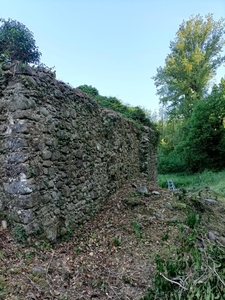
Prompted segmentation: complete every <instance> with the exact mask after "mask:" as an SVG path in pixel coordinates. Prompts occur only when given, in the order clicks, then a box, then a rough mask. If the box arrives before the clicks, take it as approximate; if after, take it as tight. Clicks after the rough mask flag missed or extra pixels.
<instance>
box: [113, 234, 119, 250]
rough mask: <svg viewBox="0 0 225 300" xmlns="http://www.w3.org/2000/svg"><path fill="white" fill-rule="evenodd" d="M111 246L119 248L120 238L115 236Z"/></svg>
mask: <svg viewBox="0 0 225 300" xmlns="http://www.w3.org/2000/svg"><path fill="white" fill-rule="evenodd" d="M113 245H114V246H115V247H120V246H121V241H120V238H119V237H118V236H116V237H115V238H114V240H113Z"/></svg>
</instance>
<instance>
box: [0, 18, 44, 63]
mask: <svg viewBox="0 0 225 300" xmlns="http://www.w3.org/2000/svg"><path fill="white" fill-rule="evenodd" d="M0 23H1V26H0V58H1V60H2V61H7V62H12V63H13V62H15V61H20V62H22V63H34V64H35V63H38V62H39V60H40V56H41V53H40V52H39V51H38V48H37V46H36V42H35V40H34V37H33V33H32V32H31V31H30V30H29V29H28V28H27V27H26V26H25V25H24V24H22V23H20V22H18V21H16V20H12V19H8V20H5V19H2V18H1V19H0Z"/></svg>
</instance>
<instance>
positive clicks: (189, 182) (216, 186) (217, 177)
mask: <svg viewBox="0 0 225 300" xmlns="http://www.w3.org/2000/svg"><path fill="white" fill-rule="evenodd" d="M168 178H172V180H173V182H174V184H175V186H176V188H188V189H191V190H196V191H201V190H202V189H205V187H208V188H209V189H210V190H212V191H213V192H214V193H216V194H218V195H221V196H222V197H225V181H224V178H225V170H224V171H220V172H212V171H204V172H202V173H197V174H185V173H181V174H160V175H158V184H159V186H161V187H162V188H168V184H167V180H168Z"/></svg>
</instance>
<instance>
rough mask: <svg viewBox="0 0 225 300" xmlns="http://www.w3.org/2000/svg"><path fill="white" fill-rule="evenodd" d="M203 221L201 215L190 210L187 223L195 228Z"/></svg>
mask: <svg viewBox="0 0 225 300" xmlns="http://www.w3.org/2000/svg"><path fill="white" fill-rule="evenodd" d="M200 221H201V215H199V214H195V213H193V212H190V213H189V214H188V216H187V219H186V223H187V225H188V226H189V227H191V228H194V227H195V226H196V225H197V224H198V223H200Z"/></svg>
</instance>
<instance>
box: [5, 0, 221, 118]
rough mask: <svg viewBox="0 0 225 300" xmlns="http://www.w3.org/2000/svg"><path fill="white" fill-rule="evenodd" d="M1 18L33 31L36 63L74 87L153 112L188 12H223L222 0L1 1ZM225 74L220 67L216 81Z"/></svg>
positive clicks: (215, 14)
mask: <svg viewBox="0 0 225 300" xmlns="http://www.w3.org/2000/svg"><path fill="white" fill-rule="evenodd" d="M0 12H1V15H0V17H1V18H5V19H8V18H11V19H13V20H17V21H19V22H21V23H23V24H24V25H25V26H26V27H27V28H28V29H29V30H30V31H32V32H33V34H34V39H35V40H36V45H37V46H38V48H39V51H40V52H41V53H42V56H41V63H43V64H45V65H46V66H48V67H50V68H53V67H54V70H55V71H56V78H57V79H59V80H63V81H64V82H66V83H69V84H70V85H71V86H72V87H74V88H76V87H78V86H79V85H83V84H87V85H91V86H93V87H95V88H97V89H98V91H99V93H100V94H101V95H103V96H115V97H117V98H118V99H120V100H121V101H122V102H123V103H124V104H129V105H131V106H140V107H142V108H145V109H147V110H150V111H151V112H154V111H155V110H157V109H158V108H159V98H158V96H157V95H156V88H155V85H154V81H153V79H152V77H153V76H155V75H156V70H157V68H158V67H160V66H162V67H163V66H164V63H165V58H166V56H167V55H168V54H169V53H170V49H169V43H170V41H174V39H175V36H176V32H177V30H178V29H179V25H180V24H181V23H182V21H183V20H185V21H187V20H188V19H189V18H190V16H191V15H197V14H200V15H202V16H205V15H206V14H208V13H212V14H213V16H214V20H216V21H217V20H218V19H220V18H221V17H224V16H225V0H179V1H178V0H0ZM224 75H225V66H222V67H220V68H219V69H218V73H217V77H216V79H215V83H219V81H220V79H221V77H224Z"/></svg>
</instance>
